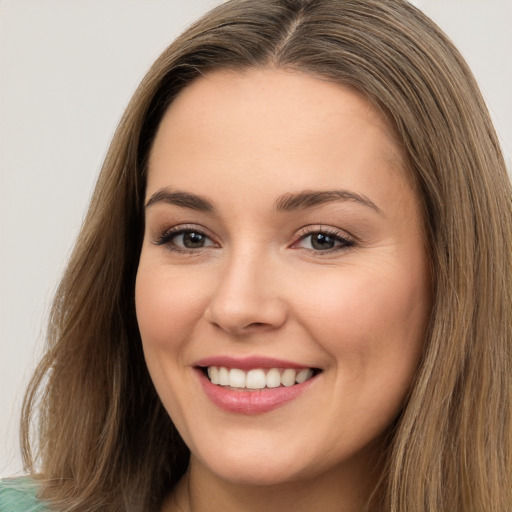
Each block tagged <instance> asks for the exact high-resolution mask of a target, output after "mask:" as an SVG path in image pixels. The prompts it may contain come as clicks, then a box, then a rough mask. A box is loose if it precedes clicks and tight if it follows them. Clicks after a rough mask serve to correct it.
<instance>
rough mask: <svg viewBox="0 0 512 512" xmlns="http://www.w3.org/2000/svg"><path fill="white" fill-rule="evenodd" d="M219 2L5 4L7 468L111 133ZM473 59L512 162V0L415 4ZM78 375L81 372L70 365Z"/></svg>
mask: <svg viewBox="0 0 512 512" xmlns="http://www.w3.org/2000/svg"><path fill="white" fill-rule="evenodd" d="M218 3H220V0H73V1H72V2H70V1H67V0H10V1H9V0H3V1H2V0H0V411H1V415H0V476H9V475H13V474H16V473H19V472H20V470H21V461H20V457H19V455H18V451H19V448H18V437H17V426H18V421H19V412H20V405H21V398H22V395H23V391H24V388H25V386H26V383H27V381H28V378H29V376H30V374H31V372H32V371H33V369H34V367H35V364H36V361H37V359H38V358H39V356H40V354H41V352H42V349H43V345H44V321H45V318H46V315H47V311H48V307H49V304H50V301H51V297H52V294H53V292H54V290H55V287H56V285H57V282H58V278H59V275H60V273H61V272H62V270H63V268H64V265H65V262H66V259H67V256H68V254H69V251H70V250H71V247H72V244H73V241H74V237H75V236H76V234H77V231H78V228H79V226H80V223H81V220H82V216H83V214H84V211H85V209H86V206H87V203H88V199H89V197H90V194H91V190H92V187H93V185H94V181H95V178H96V176H97V174H98V172H99V168H100V166H101V163H102V160H103V157H104V155H105V153H106V150H107V147H108V144H109V141H110V138H111V137H112V135H113V132H114V130H115V127H116V125H117V122H118V120H119V118H120V117H121V114H122V112H123V110H124V107H125V106H126V104H127V102H128V100H129V98H130V96H131V94H132V93H133V91H134V89H135V87H136V86H137V84H138V82H139V81H140V80H141V78H142V77H143V75H144V73H145V71H146V70H147V69H148V67H149V66H150V64H151V63H152V61H153V60H154V59H155V58H156V57H157V56H158V55H159V53H160V52H161V51H162V50H163V49H164V48H165V47H166V46H167V45H168V44H169V43H170V42H171V41H172V39H173V38H174V37H175V36H176V35H177V34H178V33H179V32H181V31H182V30H183V29H184V28H185V27H186V26H187V25H188V24H189V23H190V22H191V21H193V20H194V19H196V18H197V17H198V16H199V15H200V14H202V13H203V12H205V11H206V10H208V9H209V8H211V7H213V6H214V5H217V4H218ZM413 3H415V4H416V5H418V6H419V7H421V8H422V9H423V10H424V11H425V12H426V13H427V14H429V15H430V16H431V17H432V18H433V19H434V20H435V21H437V22H438V24H439V25H440V26H441V27H442V28H443V29H444V30H445V31H446V32H447V33H448V35H449V36H450V37H451V38H452V39H453V40H454V42H455V43H456V44H457V46H458V47H459V48H460V49H461V51H462V53H463V54H464V55H465V57H466V58H467V60H468V62H469V64H470V65H471V66H472V68H473V71H474V73H475V75H476V76H477V79H478V81H479V83H480V85H481V87H482V90H483V92H484V96H485V97H486V99H487V102H488V104H489V107H490V109H491V112H492V115H493V118H494V120H495V123H496V126H497V129H498V132H499V134H500V137H501V140H502V144H503V148H504V152H505V155H506V158H507V161H508V165H509V169H510V168H511V167H512V165H511V162H512V93H511V92H510V91H512V32H511V31H510V26H511V25H512V0H417V1H415V2H413ZM70 371H73V369H72V368H70Z"/></svg>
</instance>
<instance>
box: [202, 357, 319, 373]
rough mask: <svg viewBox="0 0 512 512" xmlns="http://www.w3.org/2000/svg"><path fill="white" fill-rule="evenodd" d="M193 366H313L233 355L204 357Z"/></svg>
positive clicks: (244, 368)
mask: <svg viewBox="0 0 512 512" xmlns="http://www.w3.org/2000/svg"><path fill="white" fill-rule="evenodd" d="M194 366H199V367H202V368H205V367H208V366H222V367H225V368H238V369H240V370H251V369H254V368H294V369H297V370H300V369H303V368H313V366H310V365H309V364H300V363H297V362H293V361H286V360H284V359H275V358H270V357H265V356H249V357H233V356H223V355H219V356H210V357H205V358H203V359H200V360H198V361H196V362H195V363H194Z"/></svg>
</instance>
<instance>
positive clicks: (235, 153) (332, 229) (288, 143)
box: [136, 70, 430, 484]
mask: <svg viewBox="0 0 512 512" xmlns="http://www.w3.org/2000/svg"><path fill="white" fill-rule="evenodd" d="M429 289H430V280H429V273H428V262H427V256H426V251H425V245H424V237H423V231H422V217H421V211H420V201H419V198H418V196H417V194H416V192H415V190H414V187H413V186H412V184H411V180H410V179H408V177H407V174H406V171H405V170H404V168H403V166H402V163H401V159H400V151H399V149H398V147H397V146H396V144H395V142H394V140H393V136H392V130H391V128H390V127H389V125H388V123H387V122H386V120H385V119H384V118H383V117H382V116H381V115H380V113H379V112H378V111H377V110H376V109H375V108H374V107H373V106H372V105H370V104H369V103H368V102H367V101H366V100H365V99H364V98H363V97H362V96H361V95H360V94H359V93H357V92H355V91H353V90H351V89H349V88H344V87H342V86H339V85H334V84H331V83H328V82H325V81H321V80H318V79H316V78H313V77H311V76H308V75H301V74H298V73H291V72H286V71H278V70H254V71H250V72H247V73H244V74H241V73H238V74H235V73H228V72H215V73H212V74H210V75H208V76H206V77H202V78H200V79H198V80H197V81H196V82H194V83H193V84H192V85H190V86H188V87H187V88H186V89H185V90H184V91H182V92H181V94H180V95H179V96H178V98H177V99H176V100H175V101H174V102H173V104H172V105H171V106H170V108H169V109H168V111H167V112H166V114H165V116H164V118H163V120H162V122H161V125H160V127H159V130H158V132H157V135H156V139H155V141H154V145H153V147H152V150H151V154H150V161H149V173H148V184H147V196H146V228H145V237H144V242H143V248H142V253H141V257H140V264H139V269H138V275H137V283H136V307H137V318H138V323H139V327H140V332H141V336H142V342H143V347H144V353H145V357H146V362H147V366H148V368H149V372H150V374H151V377H152V379H153V382H154V384H155V386H156V389H157V391H158V393H159V395H160V397H161V400H162V402H163V404H164V406H165V408H166V410H167V411H168V413H169V414H170V416H171V417H172V419H173V421H174V423H175V425H176V427H177V428H178V430H179V432H180V433H181V435H182V437H183V439H184V441H185V442H186V443H187V445H188V446H189V448H190V450H191V453H192V464H193V465H196V466H197V467H201V468H203V470H205V471H209V472H210V473H212V474H214V475H216V476H217V477H219V478H222V479H225V480H229V481H231V482H239V483H256V484H265V483H274V484H275V483H277V482H287V481H292V480H299V479H304V478H313V477H318V476H319V475H323V474H335V473H336V472H342V471H351V470H352V469H353V466H354V464H355V461H356V460H359V459H361V458H364V457H367V455H368V450H369V447H371V446H375V445H376V444H378V439H379V436H381V434H382V433H383V432H384V431H385V429H386V427H388V426H389V425H390V423H391V422H392V421H393V419H394V418H395V417H396V415H397V413H398V411H399V409H400V407H401V405H402V403H403V401H404V397H405V395H406V393H407V390H408V388H409V386H410V384H411V381H412V379H413V376H414V373H415V371H416V369H417V365H418V361H419V358H420V353H421V350H422V345H423V342H424V337H425V330H426V325H427V323H428V317H429V312H430V293H429ZM208 375H209V376H208Z"/></svg>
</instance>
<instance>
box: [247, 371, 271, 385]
mask: <svg viewBox="0 0 512 512" xmlns="http://www.w3.org/2000/svg"><path fill="white" fill-rule="evenodd" d="M266 385H267V377H266V376H265V372H264V371H263V370H259V369H258V370H249V371H248V372H247V377H246V379H245V387H247V388H250V389H263V388H264V387H265V386H266Z"/></svg>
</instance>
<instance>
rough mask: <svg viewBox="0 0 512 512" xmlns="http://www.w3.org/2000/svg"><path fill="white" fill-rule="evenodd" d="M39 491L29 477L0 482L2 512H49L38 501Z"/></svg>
mask: <svg viewBox="0 0 512 512" xmlns="http://www.w3.org/2000/svg"><path fill="white" fill-rule="evenodd" d="M37 489H38V485H37V483H36V482H35V481H34V480H33V479H31V478H27V477H22V478H6V479H3V480H0V512H48V509H47V508H46V507H45V506H44V504H43V503H42V502H40V501H39V500H38V499H37Z"/></svg>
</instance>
